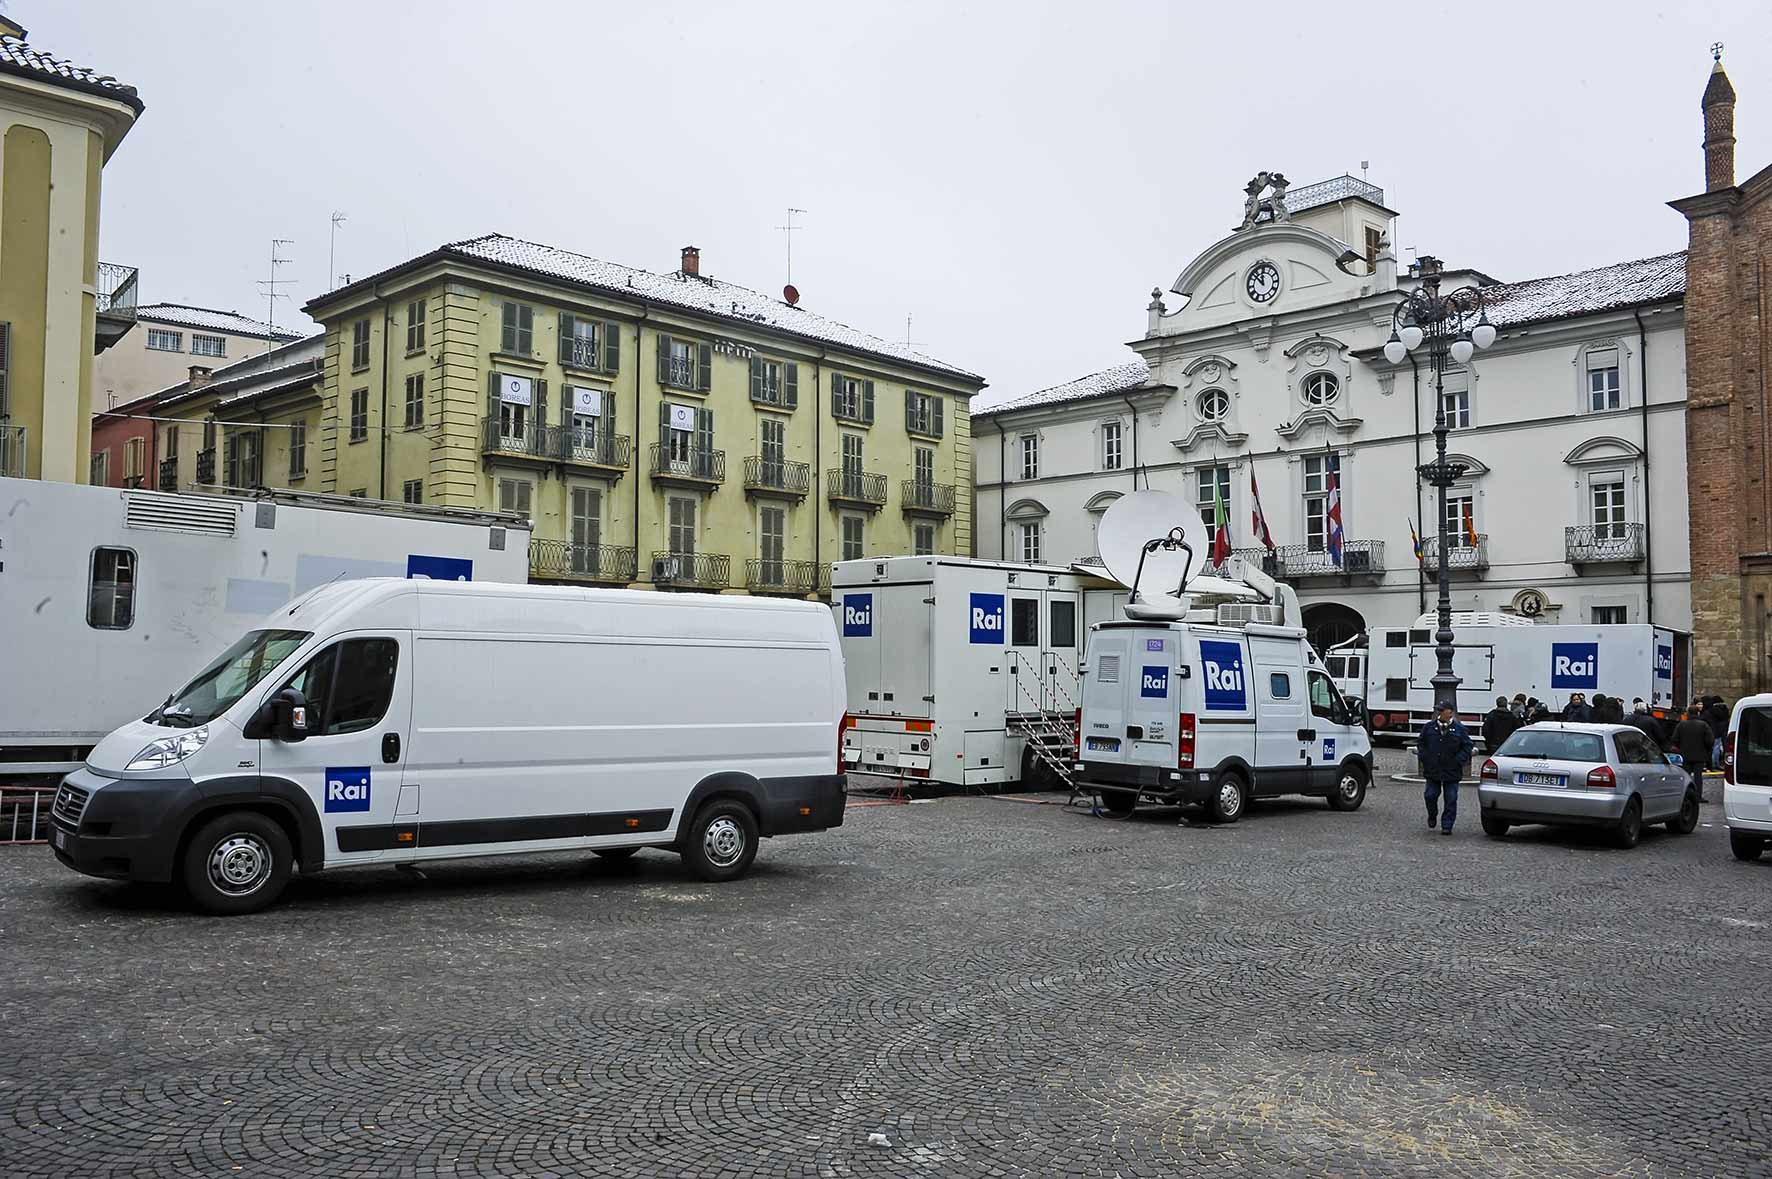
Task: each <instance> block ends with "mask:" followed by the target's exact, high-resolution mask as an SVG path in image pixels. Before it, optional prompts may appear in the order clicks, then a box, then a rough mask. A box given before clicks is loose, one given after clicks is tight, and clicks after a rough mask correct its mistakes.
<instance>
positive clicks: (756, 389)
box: [751, 356, 763, 401]
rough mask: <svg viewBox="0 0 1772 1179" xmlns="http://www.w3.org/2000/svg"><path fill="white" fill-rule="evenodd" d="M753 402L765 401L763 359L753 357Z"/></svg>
mask: <svg viewBox="0 0 1772 1179" xmlns="http://www.w3.org/2000/svg"><path fill="white" fill-rule="evenodd" d="M751 400H752V401H761V400H763V358H762V357H761V356H753V357H751Z"/></svg>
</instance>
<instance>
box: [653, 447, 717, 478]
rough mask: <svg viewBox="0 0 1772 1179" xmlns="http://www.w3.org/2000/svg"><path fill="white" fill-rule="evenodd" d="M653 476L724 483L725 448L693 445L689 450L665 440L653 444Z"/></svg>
mask: <svg viewBox="0 0 1772 1179" xmlns="http://www.w3.org/2000/svg"><path fill="white" fill-rule="evenodd" d="M652 477H653V478H654V479H663V480H671V479H678V480H684V481H687V482H692V483H724V482H725V481H726V452H725V451H723V450H702V449H701V448H699V447H692V448H690V449H688V450H681V449H678V448H677V447H676V446H672V445H667V444H665V443H663V442H654V443H653V444H652Z"/></svg>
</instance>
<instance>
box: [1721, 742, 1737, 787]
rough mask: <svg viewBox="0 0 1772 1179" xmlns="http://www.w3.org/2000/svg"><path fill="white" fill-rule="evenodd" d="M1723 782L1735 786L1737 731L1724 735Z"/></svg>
mask: <svg viewBox="0 0 1772 1179" xmlns="http://www.w3.org/2000/svg"><path fill="white" fill-rule="evenodd" d="M1723 781H1725V782H1727V783H1729V785H1731V786H1733V785H1735V730H1734V729H1730V730H1729V731H1728V732H1727V733H1724V734H1723Z"/></svg>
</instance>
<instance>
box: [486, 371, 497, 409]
mask: <svg viewBox="0 0 1772 1179" xmlns="http://www.w3.org/2000/svg"><path fill="white" fill-rule="evenodd" d="M486 416H487V417H488V418H490V419H491V420H492V421H495V422H496V421H498V370H497V369H493V370H492V371H491V372H489V373H487V374H486Z"/></svg>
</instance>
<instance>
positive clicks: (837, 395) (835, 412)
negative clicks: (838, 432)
mask: <svg viewBox="0 0 1772 1179" xmlns="http://www.w3.org/2000/svg"><path fill="white" fill-rule="evenodd" d="M831 416H832V417H834V418H840V417H843V416H844V414H843V374H842V373H832V374H831Z"/></svg>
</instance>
